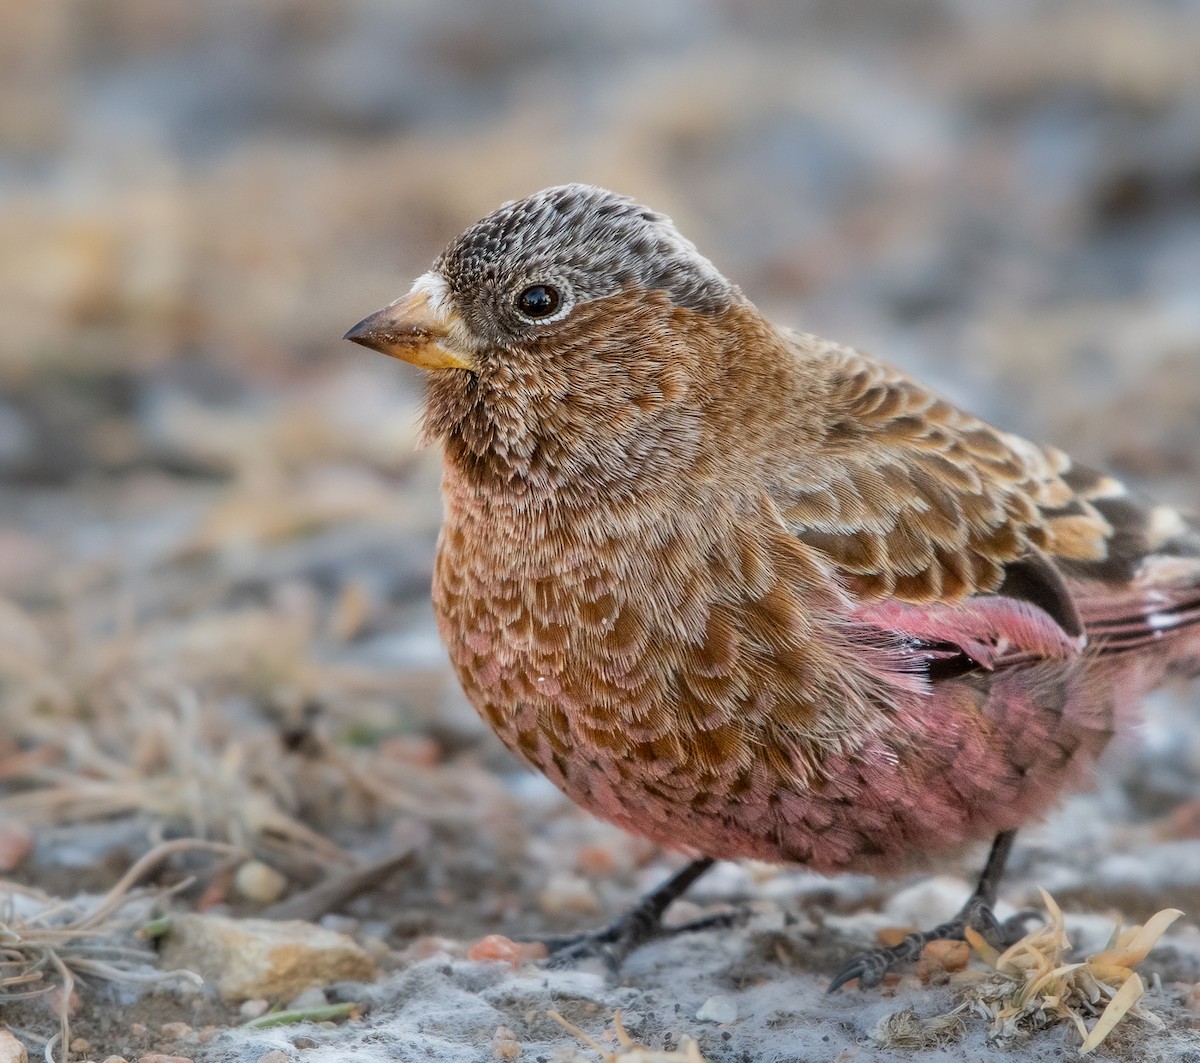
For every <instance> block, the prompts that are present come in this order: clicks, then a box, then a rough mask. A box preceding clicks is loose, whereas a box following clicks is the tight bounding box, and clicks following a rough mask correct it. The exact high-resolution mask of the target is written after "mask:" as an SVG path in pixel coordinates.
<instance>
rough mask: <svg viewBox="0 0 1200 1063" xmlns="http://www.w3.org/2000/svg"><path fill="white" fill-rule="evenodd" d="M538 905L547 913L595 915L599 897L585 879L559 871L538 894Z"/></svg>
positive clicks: (598, 909) (597, 910)
mask: <svg viewBox="0 0 1200 1063" xmlns="http://www.w3.org/2000/svg"><path fill="white" fill-rule="evenodd" d="M538 906H539V907H540V908H541V910H542V911H543V912H545V913H546V914H547V915H595V914H596V913H597V912H599V911H600V898H599V897H597V896H596V891H595V890H594V889H593V888H592V884H591V883H590V882H588V880H587V879H585V878H580V877H579V876H578V875H571V874H568V873H566V872H562V871H560V872H558V873H557V874H554V875H551V876H550V881H549V882H547V883H546V886H545V888H544V889H543V890H542V892H541V893H539V894H538Z"/></svg>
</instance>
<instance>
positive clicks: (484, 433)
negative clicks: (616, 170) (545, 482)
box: [346, 184, 742, 464]
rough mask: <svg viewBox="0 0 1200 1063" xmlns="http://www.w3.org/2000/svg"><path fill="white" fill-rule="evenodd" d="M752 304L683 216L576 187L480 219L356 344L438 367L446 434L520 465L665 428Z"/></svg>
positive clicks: (364, 324) (432, 411)
mask: <svg viewBox="0 0 1200 1063" xmlns="http://www.w3.org/2000/svg"><path fill="white" fill-rule="evenodd" d="M741 301H742V297H741V295H740V293H739V292H738V290H737V289H736V288H735V287H734V286H733V285H732V284H730V283H729V282H728V281H727V280H726V279H725V278H724V277H723V276H721V274H720V273H719V272H718V271H717V269H716V267H714V266H713V265H712V263H710V262H709V261H708V260H707V259H706V258H704V257H703V256H702V255H701V254H700V253H699V252H698V251H697V250H696V248H695V247H694V246H693V245H692V244H691V243H690V242H689V241H688V240H686V239H685V238H684V237H683V236H681V235H680V234H679V232H678V230H677V229H676V228H675V226H674V225H673V224H672V222H671V220H670V219H669V218H667V217H665V216H664V215H662V214H658V213H656V212H654V211H652V210H649V209H647V208H646V207H642V206H639V205H638V204H637V203H635V202H634V201H632V200H630V199H628V198H626V197H624V196H619V195H616V194H614V193H612V192H609V191H606V190H604V189H601V188H595V187H591V186H588V185H579V184H572V185H561V186H558V187H555V188H548V189H545V190H543V191H541V192H538V193H536V194H534V195H532V196H529V197H528V198H526V199H522V200H518V201H515V202H511V203H506V204H505V205H504V206H502V207H500V209H499V210H497V211H495V212H494V213H493V214H490V215H488V216H487V217H486V218H484V219H482V220H481V221H478V222H476V223H475V224H474V225H472V226H470V228H468V229H467V230H466V231H465V232H463V233H462V234H461V235H460V236H458V237H457V238H456V239H454V240H453V241H452V242H451V243H450V245H449V246H448V247H447V248H446V249H445V251H443V252H442V254H441V255H440V256H439V257H438V259H437V260H436V262H435V263H434V265H433V268H432V269H431V270H430V271H429V272H427V273H424V274H422V275H421V276H420V277H418V278H417V280H416V282H415V283H414V284H413V286H412V289H411V290H410V291H409V293H408V294H407V295H405V296H403V297H402V298H400V299H398V300H397V301H396V302H394V303H392V304H391V305H389V306H387V307H385V308H384V309H382V310H380V311H378V312H376V313H374V314H372V315H370V316H369V317H367V318H365V319H364V320H362V321H360V322H359V323H358V324H357V325H355V326H354V328H352V329H351V330H350V331H349V332H348V333H347V334H346V338H347V339H349V340H353V341H354V342H355V343H360V344H362V345H364V346H366V347H371V348H373V349H375V350H377V351H381V352H383V353H384V354H388V355H391V356H393V357H396V358H400V359H402V360H404V361H407V362H411V363H412V364H414V365H417V366H420V367H422V368H424V369H426V370H428V371H429V376H430V381H429V401H428V405H427V410H426V424H427V429H428V432H429V434H430V435H432V436H434V437H437V438H443V439H445V440H446V441H447V442H448V443H458V444H461V445H462V446H465V447H466V448H467V449H468V450H469V451H470V452H472V453H474V454H477V455H479V456H482V454H483V453H484V452H490V453H493V454H496V453H498V454H501V455H503V456H508V457H512V458H514V459H516V460H517V463H518V464H520V461H522V460H533V457H532V452H533V451H538V452H540V454H541V458H542V460H547V459H549V458H551V457H552V456H553V453H552V452H554V451H555V450H556V449H557V450H570V449H572V447H574V448H575V449H576V450H579V449H580V448H582V449H587V446H589V445H590V446H592V447H593V449H594V447H595V446H596V445H598V444H599V443H601V442H605V443H608V444H612V443H614V441H616V440H618V438H622V439H624V438H625V437H627V436H628V435H629V434H630V433H631V432H637V433H641V434H644V433H645V432H646V431H647V430H649V431H650V434H651V435H654V434H655V432H654V431H653V429H652V428H649V429H648V427H647V426H648V424H649V423H650V422H652V421H653V419H654V418H655V417H660V418H661V417H663V415H664V411H665V409H666V408H667V407H668V406H670V405H671V404H672V403H674V402H677V400H678V399H679V398H680V397H681V395H682V394H683V393H684V392H685V391H686V389H687V387H688V385H689V383H691V382H694V381H695V373H696V368H697V367H696V365H695V364H694V363H695V361H696V359H697V358H702V357H703V352H702V351H698V350H697V343H696V342H695V341H696V339H697V336H698V334H699V333H702V332H703V331H704V327H705V325H706V324H708V323H712V322H714V321H716V320H717V319H719V318H721V317H722V315H724V314H725V313H726V312H727V311H728V310H730V309H731V308H732V307H733V306H735V305H737V304H740V303H741ZM699 346H700V347H701V348H702V347H703V346H704V344H703V343H700V344H699ZM626 442H628V440H627V439H626ZM564 456H565V455H564Z"/></svg>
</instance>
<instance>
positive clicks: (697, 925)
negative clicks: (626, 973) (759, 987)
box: [535, 905, 742, 974]
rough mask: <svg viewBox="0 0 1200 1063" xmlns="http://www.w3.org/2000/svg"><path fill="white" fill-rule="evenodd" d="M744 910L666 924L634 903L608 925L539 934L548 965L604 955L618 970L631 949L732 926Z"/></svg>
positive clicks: (566, 964)
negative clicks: (649, 916) (648, 916)
mask: <svg viewBox="0 0 1200 1063" xmlns="http://www.w3.org/2000/svg"><path fill="white" fill-rule="evenodd" d="M741 915H742V913H741V912H737V911H732V912H717V913H715V914H714V915H706V916H702V917H701V918H699V919H692V920H690V921H689V922H686V923H676V924H674V925H672V926H665V925H664V924H663V923H662V922H661V921H657V920H656V921H654V922H650V921H648V920H646V919H644V918H643V916H642V911H641V909H640V907H639V906H636V905H635V906H634V907H633V908H631V909H629V911H627V912H625V913H624V914H622V915H621V916H620V917H618V918H617V919H616V920H614V921H613V922H612V923H610V924H609V925H608V926H606V927H603V928H601V929H600V930H593V931H590V932H587V933H583V934H562V935H553V936H549V937H539V938H537V939H535V940H537V941H540V942H541V943H542V944H543V945H545V946H546V948H547V949H548V950H549V952H550V958H549V961H548V966H550V967H570V966H572V965H573V964H576V963H579V962H580V961H582V960H589V959H597V958H598V959H600V960H603V961H604V965H605V966H606V967H607V968H608V969H609V971H610V973H612V974H616V973H617V972H618V971H620V969H621V965H622V964H623V963H624V962H625V960H626V958H627V957H628V956H629V954H630V953H631V952H634V951H636V950H637V949H640V948H641V947H642V946H643V945H648V944H649V943H650V942H651V941H657V940H659V939H660V938H666V937H676V936H677V935H679V934H693V933H696V932H697V931H701V930H719V929H724V928H725V927H729V926H732V925H733V924H734V923H735V922H737V921H738V919H740V918H741Z"/></svg>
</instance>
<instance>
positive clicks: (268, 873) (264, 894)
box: [233, 860, 288, 904]
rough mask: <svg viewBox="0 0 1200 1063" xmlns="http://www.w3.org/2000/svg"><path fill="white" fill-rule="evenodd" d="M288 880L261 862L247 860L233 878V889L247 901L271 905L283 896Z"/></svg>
mask: <svg viewBox="0 0 1200 1063" xmlns="http://www.w3.org/2000/svg"><path fill="white" fill-rule="evenodd" d="M287 884H288V880H287V879H286V878H285V877H284V876H283V875H281V874H280V873H279V872H278V871H276V870H275V869H274V868H273V867H270V866H269V865H267V864H264V863H263V862H262V861H261V860H247V861H246V862H245V863H244V864H242V866H241V867H239V868H238V869H237V872H236V873H235V874H234V876H233V885H234V888H235V889H236V890H237V891H238V893H240V894H241V895H242V896H243V897H245V898H246V900H248V901H257V902H258V903H259V904H271V903H272V902H274V901H277V900H279V898H280V897H282V896H283V892H284V890H286V889H287Z"/></svg>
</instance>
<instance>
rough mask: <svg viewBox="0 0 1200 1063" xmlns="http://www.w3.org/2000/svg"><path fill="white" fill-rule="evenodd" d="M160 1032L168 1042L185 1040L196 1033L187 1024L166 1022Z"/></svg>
mask: <svg viewBox="0 0 1200 1063" xmlns="http://www.w3.org/2000/svg"><path fill="white" fill-rule="evenodd" d="M159 1031H160V1032H161V1034H162V1035H163V1037H165V1038H166V1039H167V1040H168V1041H182V1040H185V1039H186V1038H188V1037H191V1036H192V1034H193V1032H194V1031H193V1030H192V1028H191V1027H190V1026H189V1025H188V1024H187V1023H186V1022H164V1023H163V1024H162V1026H161V1027H159Z"/></svg>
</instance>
